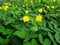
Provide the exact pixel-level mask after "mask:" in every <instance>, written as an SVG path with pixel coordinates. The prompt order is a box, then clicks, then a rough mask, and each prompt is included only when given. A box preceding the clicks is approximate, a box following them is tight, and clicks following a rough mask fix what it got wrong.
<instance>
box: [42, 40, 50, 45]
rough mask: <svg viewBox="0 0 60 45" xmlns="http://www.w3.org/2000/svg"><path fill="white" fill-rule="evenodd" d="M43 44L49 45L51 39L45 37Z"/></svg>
mask: <svg viewBox="0 0 60 45" xmlns="http://www.w3.org/2000/svg"><path fill="white" fill-rule="evenodd" d="M43 45H51V41H50V40H49V39H45V40H44V43H43Z"/></svg>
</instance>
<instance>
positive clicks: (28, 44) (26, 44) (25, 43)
mask: <svg viewBox="0 0 60 45" xmlns="http://www.w3.org/2000/svg"><path fill="white" fill-rule="evenodd" d="M23 45H31V43H30V42H24V43H23Z"/></svg>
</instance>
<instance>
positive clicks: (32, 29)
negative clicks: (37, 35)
mask: <svg viewBox="0 0 60 45" xmlns="http://www.w3.org/2000/svg"><path fill="white" fill-rule="evenodd" d="M30 29H31V31H38V27H31V28H30Z"/></svg>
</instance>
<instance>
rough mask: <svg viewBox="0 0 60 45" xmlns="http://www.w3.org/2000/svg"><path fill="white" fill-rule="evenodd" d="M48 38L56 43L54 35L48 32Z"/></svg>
mask: <svg viewBox="0 0 60 45" xmlns="http://www.w3.org/2000/svg"><path fill="white" fill-rule="evenodd" d="M48 36H49V37H50V39H51V40H52V41H53V42H54V38H53V35H52V34H51V33H50V32H48Z"/></svg>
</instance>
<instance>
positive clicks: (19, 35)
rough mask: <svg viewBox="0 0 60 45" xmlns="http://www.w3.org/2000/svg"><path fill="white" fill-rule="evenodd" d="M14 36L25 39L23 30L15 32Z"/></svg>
mask: <svg viewBox="0 0 60 45" xmlns="http://www.w3.org/2000/svg"><path fill="white" fill-rule="evenodd" d="M14 35H17V36H18V37H20V38H25V36H26V32H25V31H24V30H22V31H16V32H15V33H14Z"/></svg>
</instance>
